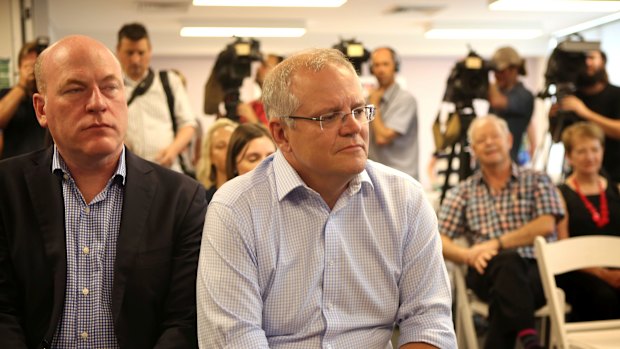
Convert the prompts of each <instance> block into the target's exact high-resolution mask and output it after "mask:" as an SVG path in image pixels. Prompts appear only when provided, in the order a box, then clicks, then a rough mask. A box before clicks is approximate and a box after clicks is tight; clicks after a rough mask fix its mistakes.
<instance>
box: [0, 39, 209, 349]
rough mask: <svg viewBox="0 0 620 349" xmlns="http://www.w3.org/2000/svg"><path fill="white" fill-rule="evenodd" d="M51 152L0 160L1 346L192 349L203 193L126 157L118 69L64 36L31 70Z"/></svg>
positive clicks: (94, 49) (91, 47)
mask: <svg viewBox="0 0 620 349" xmlns="http://www.w3.org/2000/svg"><path fill="white" fill-rule="evenodd" d="M35 70H36V75H37V84H38V87H39V91H40V92H39V93H38V94H36V95H35V96H34V105H35V110H36V112H37V118H38V120H39V122H40V124H41V126H43V127H47V128H48V129H49V130H50V132H51V135H52V137H53V139H54V146H53V147H52V148H49V149H47V150H42V151H38V152H35V153H30V154H27V155H25V156H21V157H17V158H13V159H9V160H7V161H4V162H0V348H49V347H59V348H65V347H77V346H78V345H85V346H86V347H89V348H91V347H92V348H94V347H97V348H98V347H107V348H131V349H135V348H195V347H197V344H196V305H195V298H196V297H195V281H196V268H197V261H198V253H199V247H200V239H201V233H202V227H203V222H204V215H205V211H206V202H205V193H204V189H203V188H202V187H201V186H200V184H198V183H197V182H195V181H193V180H191V179H190V178H188V177H185V176H184V175H181V174H178V173H174V172H172V171H170V170H167V169H164V168H162V167H160V166H158V165H155V164H153V163H150V162H147V161H145V160H143V159H140V158H139V157H137V156H136V155H133V154H132V153H130V152H129V151H127V150H125V147H124V145H123V139H124V137H125V132H126V128H127V104H126V100H125V95H124V91H123V80H122V73H121V68H120V65H119V64H118V61H117V60H116V58H115V57H114V55H113V54H112V53H111V52H110V51H109V50H108V49H107V48H106V47H105V46H104V45H103V44H101V43H100V42H98V41H95V40H93V39H91V38H88V37H84V36H71V37H67V38H64V39H62V40H60V41H59V42H58V43H56V44H55V45H53V46H50V48H48V49H47V50H46V51H44V52H43V54H42V55H41V56H40V58H39V60H38V62H37V66H36V68H35Z"/></svg>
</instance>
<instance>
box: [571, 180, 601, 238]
mask: <svg viewBox="0 0 620 349" xmlns="http://www.w3.org/2000/svg"><path fill="white" fill-rule="evenodd" d="M573 185H574V186H575V191H576V192H577V195H579V198H580V199H581V201H583V204H584V205H586V208H587V209H588V211H590V216H592V220H593V221H594V224H596V226H597V227H598V228H602V227H604V226H605V225H607V223H609V209H608V208H607V196H606V195H605V189H603V183H602V181H599V182H598V188H599V192H600V194H599V197H600V205H601V213H598V212H597V211H596V209H595V208H594V205H592V203H591V202H590V200H588V198H586V196H585V195H583V193H582V192H581V190H580V189H579V183H577V181H576V180H575V178H573Z"/></svg>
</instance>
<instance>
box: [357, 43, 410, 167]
mask: <svg viewBox="0 0 620 349" xmlns="http://www.w3.org/2000/svg"><path fill="white" fill-rule="evenodd" d="M371 60H372V63H371V72H372V74H373V75H374V76H375V77H376V78H377V82H378V83H379V86H378V87H377V88H376V89H374V90H373V91H371V92H370V96H369V97H368V102H369V103H371V104H374V105H375V106H376V107H377V109H376V114H375V120H374V121H373V122H372V123H371V124H370V129H371V133H372V136H371V137H370V144H369V149H368V156H369V158H370V159H372V160H375V161H377V162H380V163H382V164H384V165H387V166H390V167H393V168H395V169H397V170H400V171H403V172H405V173H406V174H408V175H410V176H412V177H413V178H416V179H418V178H419V177H418V137H417V132H418V116H417V103H416V100H415V98H414V97H413V96H412V95H411V94H410V93H409V92H408V91H406V90H404V89H402V88H400V86H399V85H398V83H396V73H397V72H398V70H399V66H400V61H399V59H398V55H397V54H396V51H394V50H393V49H392V48H389V47H381V48H378V49H375V50H374V52H373V53H372V55H371Z"/></svg>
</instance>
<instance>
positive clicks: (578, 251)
mask: <svg viewBox="0 0 620 349" xmlns="http://www.w3.org/2000/svg"><path fill="white" fill-rule="evenodd" d="M535 252H536V258H537V260H538V268H539V270H540V278H541V281H542V284H543V288H544V291H545V297H546V298H547V304H549V306H550V313H551V325H552V326H551V327H552V332H553V336H552V337H555V339H556V340H557V344H558V345H559V346H560V348H567V347H568V346H567V339H566V329H565V328H564V301H563V299H560V298H561V296H560V295H559V294H558V292H557V291H556V289H557V286H556V283H555V275H557V274H562V273H565V272H569V271H574V270H579V269H584V268H591V267H620V237H613V236H602V235H591V236H579V237H573V238H570V239H564V240H558V241H556V242H551V243H547V241H546V240H545V239H544V238H543V237H540V236H539V237H537V238H536V241H535Z"/></svg>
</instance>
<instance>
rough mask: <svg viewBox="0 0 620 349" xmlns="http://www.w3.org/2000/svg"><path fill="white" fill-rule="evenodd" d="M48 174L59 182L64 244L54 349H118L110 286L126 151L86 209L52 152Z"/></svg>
mask: <svg viewBox="0 0 620 349" xmlns="http://www.w3.org/2000/svg"><path fill="white" fill-rule="evenodd" d="M52 172H54V173H56V174H58V175H59V176H62V177H63V180H62V195H63V199H64V203H65V236H66V244H67V284H66V288H65V304H64V310H63V314H62V318H61V321H60V323H59V326H58V328H57V329H56V333H55V334H54V338H53V340H52V348H84V349H86V348H106V349H114V348H119V345H118V343H117V339H116V335H115V334H114V321H113V318H112V282H113V276H114V260H115V259H116V240H117V238H118V233H119V229H120V225H121V210H122V207H123V188H124V185H125V174H126V168H125V150H124V148H123V152H122V154H121V158H120V161H119V164H118V167H117V169H116V173H115V174H114V175H113V176H112V178H110V180H109V181H108V184H107V185H106V187H105V188H104V189H103V191H102V192H101V193H99V194H98V195H97V196H96V197H95V198H94V199H93V200H92V202H90V203H88V204H87V203H86V202H84V198H83V197H82V194H81V193H80V190H79V189H78V187H77V185H76V183H75V181H74V179H73V177H72V176H71V173H70V172H69V169H68V168H67V165H66V164H65V162H64V161H63V159H62V158H61V156H60V154H59V153H58V150H57V149H56V146H54V155H53V158H52Z"/></svg>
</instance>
